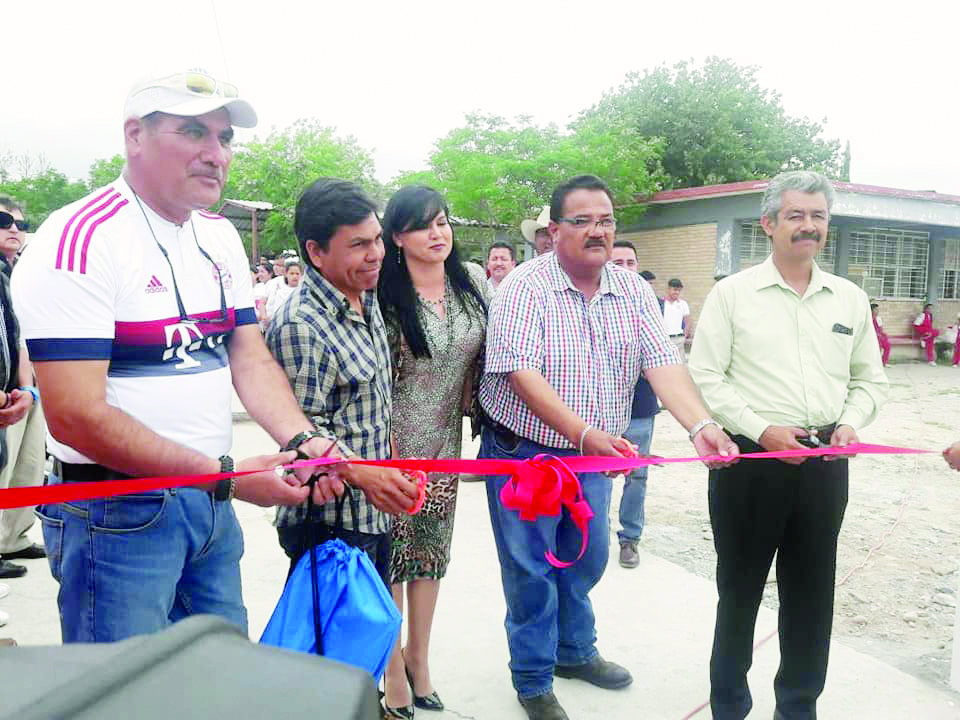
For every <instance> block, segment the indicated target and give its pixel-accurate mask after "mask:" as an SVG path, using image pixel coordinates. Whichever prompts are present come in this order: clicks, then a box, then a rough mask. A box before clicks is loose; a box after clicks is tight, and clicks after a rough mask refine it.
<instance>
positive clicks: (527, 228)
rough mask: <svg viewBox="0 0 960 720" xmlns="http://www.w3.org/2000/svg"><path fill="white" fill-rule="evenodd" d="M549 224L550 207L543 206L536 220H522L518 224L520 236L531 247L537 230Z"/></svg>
mask: <svg viewBox="0 0 960 720" xmlns="http://www.w3.org/2000/svg"><path fill="white" fill-rule="evenodd" d="M549 224H550V206H549V205H544V206H543V210H541V211H540V214H539V215H537V219H536V220H524V221H523V222H522V223H520V234H521V235H523V239H524V240H526V241H527V242H528V243H530V244H531V245H533V244H534V243H533V238H534V236H535V235H536V234H537V230H540V229H541V228H545V227H547V226H548V225H549Z"/></svg>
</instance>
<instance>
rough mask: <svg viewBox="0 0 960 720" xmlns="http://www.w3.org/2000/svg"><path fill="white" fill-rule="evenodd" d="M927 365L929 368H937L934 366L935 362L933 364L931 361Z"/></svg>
mask: <svg viewBox="0 0 960 720" xmlns="http://www.w3.org/2000/svg"><path fill="white" fill-rule="evenodd" d="M927 365H929V366H930V367H936V366H937V364H936V363H935V362H933V361H932V360H931V361H930V362H928V363H927Z"/></svg>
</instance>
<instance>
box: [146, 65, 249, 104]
mask: <svg viewBox="0 0 960 720" xmlns="http://www.w3.org/2000/svg"><path fill="white" fill-rule="evenodd" d="M154 86H155V87H170V88H177V89H181V90H186V91H187V92H192V93H193V94H194V95H200V96H203V97H209V96H211V95H219V96H220V97H225V98H235V97H239V95H240V92H239V91H238V90H237V86H236V85H233V84H232V83H226V82H220V81H219V80H217V79H216V78H214V77H211V76H210V75H207V74H206V73H202V72H197V71H195V70H192V71H190V72H183V73H177V74H176V75H168V76H167V77H164V78H160V79H159V80H156V81H155V82H154Z"/></svg>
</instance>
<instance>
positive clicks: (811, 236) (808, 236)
mask: <svg viewBox="0 0 960 720" xmlns="http://www.w3.org/2000/svg"><path fill="white" fill-rule="evenodd" d="M790 240H791V241H792V242H798V241H800V240H816V241H817V242H820V233H818V232H817V231H816V230H814V231H813V232H798V233H795V234H794V235H793V237H791V238H790Z"/></svg>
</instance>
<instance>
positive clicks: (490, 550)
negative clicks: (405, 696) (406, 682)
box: [0, 422, 960, 720]
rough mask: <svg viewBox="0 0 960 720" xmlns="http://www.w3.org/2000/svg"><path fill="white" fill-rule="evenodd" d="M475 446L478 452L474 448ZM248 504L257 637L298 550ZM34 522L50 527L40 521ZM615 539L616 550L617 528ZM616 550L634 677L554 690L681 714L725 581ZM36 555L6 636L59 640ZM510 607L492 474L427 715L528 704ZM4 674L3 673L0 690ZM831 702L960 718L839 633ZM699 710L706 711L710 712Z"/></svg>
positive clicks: (621, 643)
mask: <svg viewBox="0 0 960 720" xmlns="http://www.w3.org/2000/svg"><path fill="white" fill-rule="evenodd" d="M274 448H275V446H274V444H273V443H272V442H271V441H270V439H269V438H268V437H266V435H265V434H264V433H263V432H262V431H261V430H260V429H259V428H258V427H257V426H256V425H255V424H253V423H251V422H238V423H236V424H235V438H234V456H235V457H238V458H242V457H246V456H250V455H255V454H261V453H268V452H273V451H274ZM471 450H472V452H473V455H470V454H467V453H469V452H470V451H471ZM467 453H465V457H473V456H475V447H473V446H470V449H469V450H467ZM618 504H619V487H618V486H617V485H615V487H614V498H613V502H612V503H611V507H612V508H616V507H617V506H618ZM237 512H238V515H239V517H240V520H241V523H242V525H243V529H244V533H245V538H246V553H245V555H244V558H243V562H242V568H243V579H244V596H245V601H246V604H247V608H248V610H249V616H250V634H251V637H252V638H254V639H256V638H258V637H259V635H260V633H261V632H262V630H263V628H264V626H265V625H266V622H267V620H268V619H269V616H270V613H271V612H272V610H273V606H274V604H275V603H276V601H277V598H278V597H279V595H280V591H281V589H282V585H283V581H284V578H285V575H286V567H287V563H286V559H285V557H284V556H283V553H282V551H281V550H280V548H279V546H278V544H277V541H276V533H275V531H274V529H273V528H272V527H271V525H270V520H271V518H272V515H273V513H272V511H268V510H265V509H262V508H257V507H254V506H251V505H248V504H245V503H237ZM32 532H33V533H34V534H35V536H36V538H37V539H39V538H40V533H39V528H38V527H37V526H35V527H34V530H33V531H32ZM591 541H596V539H595V538H591ZM613 541H614V543H613V544H614V548H613V549H615V537H614V538H613ZM641 548H642V545H641ZM613 549H612V551H611V562H610V565H609V566H608V568H607V572H606V575H605V576H604V578H603V580H602V581H601V582H600V584H599V585H598V586H597V588H596V589H595V591H594V593H593V595H592V598H593V603H594V608H595V610H596V613H597V625H598V628H597V630H598V636H599V642H598V647H599V649H600V652H601V653H602V654H603V655H604V656H605V657H607V658H609V659H611V660H615V661H617V662H619V663H622V664H623V665H625V666H626V667H628V668H629V669H630V670H631V672H632V673H633V676H634V678H635V681H634V684H633V685H632V686H631V687H630V688H628V689H626V690H622V691H614V692H611V691H605V690H599V689H597V688H594V687H591V686H589V685H586V684H584V683H581V682H577V681H573V680H561V679H558V680H557V681H556V683H555V687H554V689H555V692H556V694H557V697H558V698H559V699H560V702H561V703H562V704H563V706H564V708H565V709H566V711H567V713H568V714H569V715H570V717H571V718H572V719H573V720H586V719H588V718H598V719H599V718H603V719H605V720H607V719H611V718H613V719H620V718H623V719H625V720H627V719H631V720H632V719H633V718H653V719H655V720H659V719H660V718H663V719H664V720H681V718H685V717H687V715H688V713H690V712H691V711H692V710H693V709H694V708H696V707H697V706H699V705H700V704H701V703H703V702H704V701H705V700H706V699H707V696H708V693H709V685H708V680H707V661H708V658H709V654H710V644H711V640H712V634H713V621H714V611H715V603H716V592H715V590H714V587H713V584H712V583H711V582H708V581H707V580H704V579H702V578H699V577H696V576H694V575H692V574H690V573H688V572H686V571H684V570H683V569H681V568H680V567H678V566H676V565H674V564H672V563H669V562H666V561H664V560H661V559H660V558H657V557H654V556H652V555H650V554H647V553H644V552H642V551H641V554H640V567H638V568H637V569H635V570H624V569H623V568H621V567H620V566H619V565H617V563H616V556H615V553H614V552H613ZM26 564H27V565H28V566H29V568H30V571H29V573H28V574H27V575H26V577H24V578H22V579H17V580H11V581H9V582H8V584H9V585H10V587H11V592H10V595H9V596H8V597H7V598H5V599H3V600H0V609H3V610H6V611H7V612H9V613H10V615H11V621H10V623H9V624H8V625H7V626H6V627H4V628H2V629H0V636H9V637H14V638H16V640H17V641H18V642H19V643H20V644H21V645H28V644H29V645H37V644H56V643H58V642H59V640H60V635H59V625H58V620H57V610H56V594H57V586H56V584H55V583H54V582H53V580H52V579H51V577H50V573H49V570H48V567H47V565H46V561H43V560H35V561H27V562H26ZM503 616H504V603H503V595H502V592H501V587H500V576H499V566H498V564H497V558H496V550H495V548H494V544H493V536H492V534H491V532H490V526H489V521H488V518H487V510H486V495H485V491H484V487H483V483H463V484H461V491H460V497H459V502H458V508H457V524H456V533H455V537H454V544H453V562H452V563H451V567H450V572H449V574H448V576H447V578H446V579H445V580H444V581H443V584H442V588H441V593H440V602H439V606H438V609H437V617H436V621H435V624H434V631H433V648H432V658H431V667H432V674H433V680H434V684H435V685H436V688H437V690H438V692H439V694H440V696H441V697H442V698H443V701H444V702H445V703H446V705H447V708H448V710H447V711H445V712H443V713H429V712H424V711H420V712H418V717H420V718H422V719H427V720H453V719H454V718H475V719H476V720H480V719H482V720H501V719H503V720H514V719H515V720H524V718H525V717H526V715H525V713H524V712H523V710H522V709H521V707H520V705H519V704H518V703H517V701H516V697H515V695H514V692H513V689H512V687H511V685H510V678H509V673H508V670H507V649H506V640H505V636H504V631H503ZM775 627H776V615H775V613H773V612H771V611H770V610H768V609H766V608H761V610H760V615H759V619H758V622H757V637H758V638H760V637H763V636H765V635H767V634H768V633H769V632H770V631H771V630H773V629H774V628H775ZM778 662H779V657H778V649H777V642H776V638H774V639H773V640H771V641H770V642H768V643H766V644H765V645H764V646H763V647H762V648H760V649H759V650H758V651H757V653H756V655H755V660H754V667H753V670H752V671H751V673H750V683H751V688H752V691H753V694H754V711H753V712H752V713H751V715H750V717H751V718H761V719H763V720H766V719H767V718H770V717H772V716H773V690H772V683H773V676H774V673H775V672H776V668H777V664H778ZM3 681H4V679H3V678H0V703H2V697H3V688H2V686H3ZM819 715H820V717H822V718H843V719H845V720H846V719H850V718H869V719H870V720H887V719H889V720H893V719H894V718H896V720H903V719H905V718H906V719H914V718H924V719H925V720H941V719H943V720H947V719H948V718H949V719H952V718H960V696H958V695H957V694H955V693H953V692H952V691H950V690H948V689H945V688H943V687H937V686H933V685H930V684H928V683H925V682H923V681H920V680H918V679H916V678H914V677H912V676H910V675H907V674H905V673H903V672H901V671H899V670H897V669H895V668H893V667H891V666H889V665H887V664H885V663H882V662H880V661H878V660H875V659H873V658H872V657H870V656H867V655H864V654H862V653H859V652H856V651H854V650H852V649H850V648H848V647H845V646H844V645H842V644H840V643H836V642H835V643H834V644H833V648H832V650H831V657H830V673H829V677H828V679H827V690H826V692H825V693H824V694H823V696H822V698H821V701H820V704H819ZM693 717H695V718H698V719H699V718H708V717H709V711H708V710H704V711H702V712H700V713H699V714H697V715H695V716H693Z"/></svg>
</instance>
